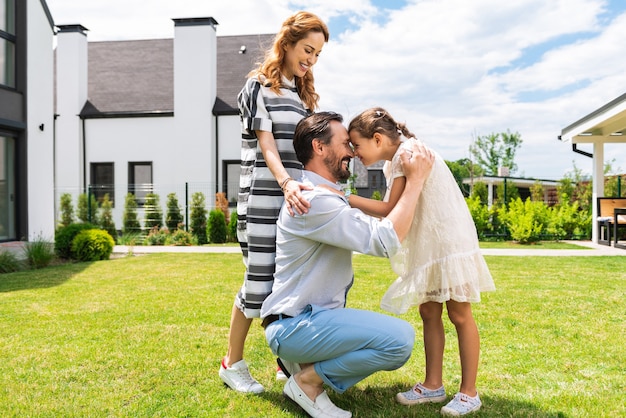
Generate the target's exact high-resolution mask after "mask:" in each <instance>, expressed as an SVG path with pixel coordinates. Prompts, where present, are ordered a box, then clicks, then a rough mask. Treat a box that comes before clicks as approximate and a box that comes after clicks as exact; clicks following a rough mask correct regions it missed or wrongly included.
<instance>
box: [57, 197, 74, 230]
mask: <svg viewBox="0 0 626 418" xmlns="http://www.w3.org/2000/svg"><path fill="white" fill-rule="evenodd" d="M60 210H61V220H60V221H59V227H64V226H68V225H69V224H71V223H73V222H74V207H73V206H72V195H71V194H69V193H63V194H62V195H61V205H60Z"/></svg>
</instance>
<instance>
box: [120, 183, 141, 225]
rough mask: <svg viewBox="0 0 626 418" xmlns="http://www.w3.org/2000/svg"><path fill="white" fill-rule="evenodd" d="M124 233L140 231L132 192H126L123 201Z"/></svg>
mask: <svg viewBox="0 0 626 418" xmlns="http://www.w3.org/2000/svg"><path fill="white" fill-rule="evenodd" d="M123 222H124V226H123V230H122V232H123V233H124V234H128V233H137V232H141V225H140V224H139V220H138V219H137V199H136V198H135V195H134V194H132V193H128V194H126V200H125V201H124V219H123Z"/></svg>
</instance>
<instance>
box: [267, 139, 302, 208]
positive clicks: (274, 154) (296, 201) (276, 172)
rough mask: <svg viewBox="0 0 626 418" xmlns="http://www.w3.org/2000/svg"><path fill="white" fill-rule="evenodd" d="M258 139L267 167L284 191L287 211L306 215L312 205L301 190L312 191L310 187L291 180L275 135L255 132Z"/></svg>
mask: <svg viewBox="0 0 626 418" xmlns="http://www.w3.org/2000/svg"><path fill="white" fill-rule="evenodd" d="M255 132H256V136H257V139H258V140H259V146H260V147H261V152H262V153H263V157H264V158H265V162H266V164H267V167H268V168H269V169H270V171H271V173H272V175H273V176H274V178H275V179H276V181H277V182H278V184H279V185H280V187H281V188H282V189H283V194H284V195H285V200H286V201H287V202H288V203H287V210H288V211H289V214H290V215H292V216H293V214H294V212H293V210H294V209H295V210H296V211H297V212H298V213H299V214H303V213H306V212H307V211H308V208H310V207H311V204H310V203H309V201H308V200H306V199H305V198H304V196H302V193H300V189H310V188H311V187H310V186H306V185H304V184H302V183H299V182H297V181H296V180H294V179H291V177H290V176H289V173H288V172H287V170H286V169H285V166H284V165H283V162H282V160H281V159H280V154H279V153H278V148H277V147H276V141H275V140H274V134H272V133H271V132H267V131H255Z"/></svg>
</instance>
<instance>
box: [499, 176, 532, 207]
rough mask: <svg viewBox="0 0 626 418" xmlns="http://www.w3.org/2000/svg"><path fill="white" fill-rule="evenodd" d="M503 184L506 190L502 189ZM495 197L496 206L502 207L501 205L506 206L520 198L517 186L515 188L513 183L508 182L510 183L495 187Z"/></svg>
mask: <svg viewBox="0 0 626 418" xmlns="http://www.w3.org/2000/svg"><path fill="white" fill-rule="evenodd" d="M505 180H506V179H505ZM505 184H506V190H505V188H504V185H505ZM496 195H497V198H496V204H497V205H502V204H505V205H508V204H509V203H511V202H512V201H514V200H515V199H519V198H520V196H519V190H518V189H517V186H515V185H514V184H513V182H510V181H506V182H503V183H501V184H498V187H496ZM541 201H542V202H543V199H541Z"/></svg>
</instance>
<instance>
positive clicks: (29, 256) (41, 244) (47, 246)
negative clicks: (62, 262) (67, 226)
mask: <svg viewBox="0 0 626 418" xmlns="http://www.w3.org/2000/svg"><path fill="white" fill-rule="evenodd" d="M24 255H25V256H26V263H27V264H28V265H29V266H30V267H31V268H34V269H40V268H43V267H47V266H48V265H49V264H50V263H51V262H52V260H54V245H53V244H52V243H51V242H49V241H46V240H44V239H43V238H42V237H41V236H39V237H37V238H36V239H35V240H34V241H28V242H26V243H24Z"/></svg>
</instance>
